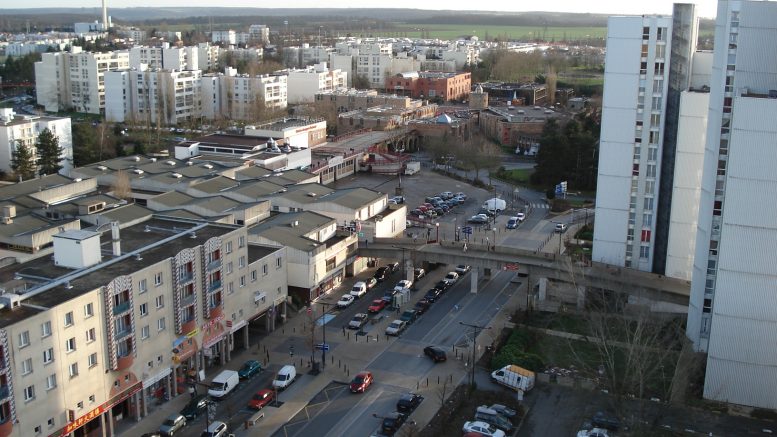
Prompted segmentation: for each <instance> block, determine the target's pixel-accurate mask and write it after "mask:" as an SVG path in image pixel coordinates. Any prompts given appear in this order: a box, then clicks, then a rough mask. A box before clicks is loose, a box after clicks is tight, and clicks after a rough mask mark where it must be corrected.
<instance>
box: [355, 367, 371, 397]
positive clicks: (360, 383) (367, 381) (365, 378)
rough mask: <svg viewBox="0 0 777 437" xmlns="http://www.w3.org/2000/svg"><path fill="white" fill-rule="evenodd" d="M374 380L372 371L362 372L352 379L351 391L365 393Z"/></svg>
mask: <svg viewBox="0 0 777 437" xmlns="http://www.w3.org/2000/svg"><path fill="white" fill-rule="evenodd" d="M372 382H373V378H372V373H370V372H361V373H359V374H357V375H356V376H355V377H354V378H353V380H352V381H351V386H350V388H351V393H364V392H365V391H367V388H369V386H370V385H372Z"/></svg>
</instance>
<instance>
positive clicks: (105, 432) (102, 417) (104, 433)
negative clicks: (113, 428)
mask: <svg viewBox="0 0 777 437" xmlns="http://www.w3.org/2000/svg"><path fill="white" fill-rule="evenodd" d="M106 414H108V413H107V412H105V413H103V414H100V430H101V431H102V437H107V435H108V430H107V429H106V428H108V424H106V423H105V415H106Z"/></svg>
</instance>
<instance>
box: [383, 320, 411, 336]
mask: <svg viewBox="0 0 777 437" xmlns="http://www.w3.org/2000/svg"><path fill="white" fill-rule="evenodd" d="M406 327H407V323H405V322H403V321H401V320H394V321H393V322H391V324H390V325H388V327H387V328H386V335H399V334H401V333H402V331H404V330H405V328H406Z"/></svg>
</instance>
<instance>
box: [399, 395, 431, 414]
mask: <svg viewBox="0 0 777 437" xmlns="http://www.w3.org/2000/svg"><path fill="white" fill-rule="evenodd" d="M423 400H424V398H423V397H422V396H419V395H417V394H415V393H405V394H403V395H402V396H400V397H399V400H398V401H397V411H399V412H401V413H410V412H412V411H413V410H415V409H416V408H418V406H419V405H421V402H422V401H423Z"/></svg>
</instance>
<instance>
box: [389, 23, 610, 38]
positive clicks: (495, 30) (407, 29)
mask: <svg viewBox="0 0 777 437" xmlns="http://www.w3.org/2000/svg"><path fill="white" fill-rule="evenodd" d="M396 26H397V27H396V29H394V30H392V31H386V32H373V35H375V36H377V35H386V36H396V35H401V36H407V37H408V38H421V37H422V32H428V34H429V37H431V38H440V39H456V38H460V37H465V36H473V35H474V36H477V37H478V38H481V39H482V38H485V37H486V36H488V38H494V37H497V36H507V37H508V38H509V39H511V40H532V39H537V38H543V39H545V40H547V41H550V40H555V41H562V40H586V39H603V38H604V37H605V35H606V33H607V29H606V28H605V27H547V28H543V27H542V26H537V27H533V26H489V25H485V24H483V25H471V24H412V25H407V24H404V23H397V25H396Z"/></svg>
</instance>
